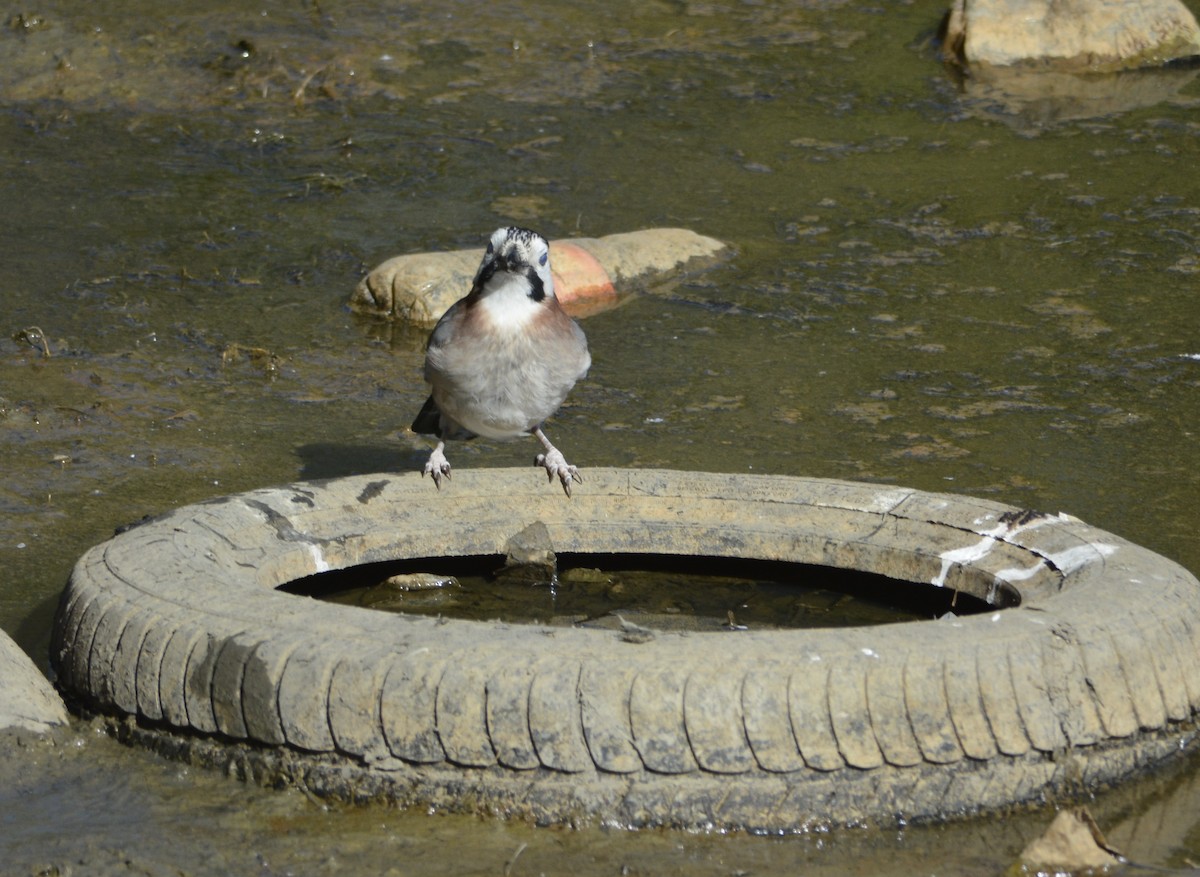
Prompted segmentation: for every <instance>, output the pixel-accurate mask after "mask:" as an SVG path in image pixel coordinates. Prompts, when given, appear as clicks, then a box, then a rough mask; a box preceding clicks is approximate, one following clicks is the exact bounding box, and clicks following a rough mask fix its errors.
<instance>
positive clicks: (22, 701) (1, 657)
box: [0, 631, 69, 734]
mask: <svg viewBox="0 0 1200 877" xmlns="http://www.w3.org/2000/svg"><path fill="white" fill-rule="evenodd" d="M68 720H69V719H68V716H67V708H66V706H64V705H63V702H62V698H60V697H59V696H58V692H56V691H55V690H54V687H53V686H52V685H51V684H50V682H49V680H47V679H46V677H45V676H43V675H42V673H41V671H40V670H38V668H37V667H36V666H35V665H34V663H33V661H31V660H30V659H29V656H28V655H27V654H25V652H23V651H22V650H21V647H20V646H18V645H17V644H16V643H15V642H13V641H12V639H10V638H9V637H8V636H6V635H5V634H4V633H3V631H0V730H4V729H8V728H17V729H21V730H25V731H33V732H35V733H39V734H42V733H45V732H47V731H49V730H50V729H51V728H53V727H55V726H57V725H65V724H67V722H68Z"/></svg>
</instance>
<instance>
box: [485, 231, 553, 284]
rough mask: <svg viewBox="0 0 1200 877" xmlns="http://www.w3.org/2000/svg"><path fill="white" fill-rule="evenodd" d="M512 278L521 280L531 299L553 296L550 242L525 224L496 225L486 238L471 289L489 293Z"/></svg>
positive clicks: (509, 282)
mask: <svg viewBox="0 0 1200 877" xmlns="http://www.w3.org/2000/svg"><path fill="white" fill-rule="evenodd" d="M514 281H516V282H517V283H520V284H522V288H523V289H524V292H525V294H526V295H527V296H529V298H530V299H532V300H533V301H534V302H541V301H543V300H544V299H547V298H553V297H554V278H553V277H552V276H551V274H550V245H549V244H548V243H547V242H546V239H545V238H544V237H542V236H541V235H540V234H538V233H537V232H536V231H530V230H529V229H527V228H516V227H515V226H510V227H508V228H498V229H496V230H495V231H494V232H492V237H491V240H489V241H488V245H487V250H486V251H485V252H484V254H483V261H482V262H480V263H479V270H478V271H477V272H476V273H475V282H474V284H473V285H472V288H471V293H472V294H473V295H476V296H483V295H488V294H489V293H491V292H494V291H499V290H500V289H503V288H507V287H509V285H510V284H512V283H513V282H514Z"/></svg>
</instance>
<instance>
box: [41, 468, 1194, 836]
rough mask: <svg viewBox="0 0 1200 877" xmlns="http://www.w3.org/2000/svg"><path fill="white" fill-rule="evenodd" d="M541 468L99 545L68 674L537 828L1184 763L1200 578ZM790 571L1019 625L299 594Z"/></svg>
mask: <svg viewBox="0 0 1200 877" xmlns="http://www.w3.org/2000/svg"><path fill="white" fill-rule="evenodd" d="M585 478H586V479H587V480H586V483H585V484H583V485H581V486H580V487H579V488H577V490H576V491H575V493H574V496H573V497H572V498H571V499H567V498H565V497H564V496H563V495H562V492H561V491H557V490H554V489H553V488H554V485H547V483H546V481H545V478H544V477H542V475H541V474H540V473H539V472H538V471H537V470H534V469H528V470H525V469H520V470H514V469H503V470H496V469H493V470H478V471H462V472H456V473H455V476H454V481H453V482H452V483H451V484H450V485H449V486H448V487H447V489H444V490H442V491H441V492H440V493H439V492H438V491H436V490H434V489H433V486H432V485H431V484H430V483H429V482H428V480H422V479H421V478H420V477H418V476H416V475H399V476H398V475H391V474H381V475H375V476H361V477H352V478H342V479H337V480H332V481H326V482H312V483H301V484H294V485H290V486H286V487H279V488H273V489H267V490H258V491H254V492H251V493H246V494H241V495H237V496H231V497H227V498H224V499H219V500H214V501H211V502H206V503H202V504H200V505H195V506H189V507H186V508H181V509H179V510H177V511H175V512H173V513H171V514H168V515H166V516H164V517H162V518H159V519H156V520H153V521H150V522H147V523H145V524H142V525H140V526H137V527H135V528H133V529H131V530H129V531H127V532H125V533H122V534H121V535H118V536H116V537H114V538H113V539H111V540H109V541H108V542H106V543H104V544H102V545H99V546H97V547H96V548H94V549H92V550H91V551H89V552H88V553H87V554H85V555H84V556H83V558H82V559H81V560H80V561H79V563H78V565H77V566H76V568H75V570H74V573H73V574H72V577H71V581H70V583H69V585H68V587H67V589H66V591H65V592H64V594H63V598H62V601H61V605H60V608H59V612H58V617H57V622H56V636H55V642H54V644H53V654H52V659H53V661H54V663H55V665H56V668H57V670H58V673H59V674H60V684H61V685H62V686H63V687H64V688H65V689H66V690H67V691H68V692H70V693H71V694H72V695H73V696H74V697H75V698H76V699H77V700H78V701H80V702H82V703H84V704H86V705H87V706H89V707H90V708H92V709H96V710H99V711H101V712H103V713H106V714H109V715H111V716H115V717H126V718H125V719H124V720H123V721H118V722H117V724H120V725H122V727H123V728H124V729H125V732H127V733H129V734H130V735H131V736H133V737H135V738H136V739H138V740H140V741H142V742H148V743H152V744H153V745H155V746H157V747H158V748H160V749H166V750H173V751H176V752H184V751H186V752H187V753H188V754H190V755H191V756H192V757H195V758H198V759H199V760H201V761H206V762H212V763H217V764H222V765H223V766H225V767H227V768H229V769H231V770H234V771H235V772H241V773H243V774H247V775H253V776H254V777H256V778H258V779H260V780H263V781H267V782H295V783H300V784H303V785H304V786H306V787H307V788H309V789H310V790H312V791H314V792H316V793H318V794H325V795H331V796H336V797H340V798H346V799H354V800H360V799H387V800H393V801H397V802H400V803H404V804H412V803H422V804H426V805H430V806H437V807H441V806H444V807H449V808H455V809H468V810H481V811H485V812H493V813H499V814H504V815H514V816H521V817H528V818H533V819H536V820H539V821H576V820H593V821H603V822H609V823H614V824H621V825H635V826H641V825H673V826H688V827H702V826H722V827H743V828H750V829H756V830H770V831H781V830H793V829H802V828H805V827H807V826H811V825H814V824H818V823H847V822H860V821H878V820H881V819H891V818H895V817H896V816H898V815H901V816H904V817H906V818H941V817H948V816H956V815H960V814H964V813H970V812H976V811H980V810H988V809H995V808H1001V807H1006V806H1009V805H1012V804H1014V803H1019V802H1025V801H1033V800H1041V799H1043V798H1045V797H1046V796H1049V795H1063V794H1069V793H1074V792H1080V791H1083V790H1086V789H1090V788H1094V787H1096V786H1098V785H1101V784H1105V783H1109V782H1113V781H1116V780H1119V779H1121V778H1122V777H1125V776H1128V775H1130V774H1132V773H1134V772H1136V771H1138V770H1140V769H1142V768H1144V767H1146V766H1148V765H1150V764H1153V763H1154V762H1156V761H1159V760H1162V759H1164V758H1167V757H1169V756H1170V755H1171V754H1172V753H1174V752H1177V751H1179V750H1180V749H1181V748H1183V746H1185V745H1186V744H1187V743H1188V742H1190V741H1191V739H1192V734H1193V726H1192V724H1191V723H1192V719H1193V716H1194V713H1195V711H1196V710H1197V709H1198V708H1200V672H1197V670H1198V666H1200V624H1198V621H1197V613H1198V612H1200V584H1198V583H1197V581H1196V579H1195V578H1194V577H1193V576H1192V575H1190V574H1189V573H1188V572H1187V571H1185V570H1184V569H1182V568H1181V567H1180V566H1178V565H1177V564H1175V563H1172V562H1171V561H1168V560H1166V559H1164V558H1163V557H1161V556H1159V555H1156V554H1154V553H1152V552H1150V551H1147V550H1146V549H1144V548H1141V547H1139V546H1137V545H1134V544H1131V543H1130V542H1128V541H1126V540H1124V539H1121V538H1120V537H1118V536H1114V535H1112V534H1111V533H1107V532H1104V531H1101V530H1098V529H1096V528H1094V527H1091V526H1089V525H1087V524H1085V523H1083V522H1081V521H1079V520H1077V519H1075V518H1072V517H1070V516H1067V515H1042V514H1037V513H1033V512H1024V511H1020V510H1016V509H1013V508H1010V507H1007V506H1003V505H1000V504H997V503H994V502H987V501H983V500H978V499H971V498H966V497H957V496H950V495H940V494H930V493H924V492H921V491H916V490H908V489H903V488H894V487H884V486H876V485H867V484H855V483H848V482H838V481H828V480H819V479H803V478H786V477H764V476H747V475H719V474H707V473H690V472H672V471H622V470H610V469H589V470H587V472H586V474H585ZM538 521H541V522H543V523H544V524H545V525H546V527H547V528H548V530H549V533H550V535H551V538H552V540H553V543H554V547H555V549H556V550H558V551H560V552H568V551H569V552H585V553H586V552H596V553H600V552H619V553H654V554H684V555H702V556H722V557H746V558H762V559H770V560H784V561H795V562H800V563H815V564H823V565H827V566H834V567H841V568H850V569H857V570H863V571H870V572H874V573H881V574H883V575H886V576H890V577H892V578H894V579H896V580H898V581H897V585H896V586H897V587H898V588H903V587H905V586H906V585H905V583H906V582H921V583H934V584H937V585H941V586H944V587H949V588H956V589H958V590H960V591H964V592H968V593H971V594H973V595H975V596H977V597H980V598H982V599H985V600H989V601H991V602H993V603H997V604H998V601H1000V600H1001V597H1002V596H1003V597H1004V599H1006V600H1007V601H1008V603H1007V605H1011V603H1012V602H1013V601H1014V600H1015V599H1017V598H1019V601H1020V605H1019V606H1016V607H1013V608H1008V609H1003V610H997V611H995V612H990V613H986V614H983V615H974V616H969V617H961V618H958V619H953V620H950V619H943V620H938V621H928V622H911V623H906V624H894V625H885V626H877V627H862V628H842V629H822V630H789V631H773V632H755V631H742V632H724V631H723V632H719V633H711V634H709V633H691V634H690V635H689V634H683V633H658V634H657V635H656V636H655V637H654V638H653V639H652V640H651V641H649V642H638V643H633V642H626V641H624V640H623V639H621V637H620V635H619V634H617V633H614V632H612V631H606V630H594V629H572V628H549V627H539V626H534V625H511V624H503V623H499V622H496V623H481V622H468V621H447V620H445V619H433V618H428V617H416V616H404V615H393V614H390V613H384V612H375V611H371V610H366V609H358V608H354V607H348V606H340V605H335V604H329V603H323V602H318V601H314V600H312V599H309V598H304V597H297V596H293V595H288V594H285V593H281V592H278V591H276V590H275V588H276V587H277V586H279V585H281V584H283V583H286V582H289V581H292V580H295V579H298V578H301V577H303V576H308V575H311V574H313V573H316V572H320V571H323V570H329V569H337V568H344V567H348V566H352V565H356V564H362V563H368V562H373V561H380V560H391V559H396V558H419V557H435V556H441V555H491V554H502V553H503V552H504V547H505V543H506V542H507V541H508V540H509V538H510V537H512V536H513V535H514V534H516V533H517V532H519V531H520V530H522V529H524V528H525V527H526V526H528V525H530V524H532V523H535V522H538Z"/></svg>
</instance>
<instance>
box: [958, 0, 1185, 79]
mask: <svg viewBox="0 0 1200 877" xmlns="http://www.w3.org/2000/svg"><path fill="white" fill-rule="evenodd" d="M943 47H944V49H943V51H944V53H945V56H946V57H947V59H948V60H952V61H956V62H958V63H961V64H963V65H964V66H970V65H976V64H990V65H994V66H1010V65H1014V64H1029V63H1038V64H1044V65H1045V66H1047V67H1049V68H1051V69H1055V70H1071V71H1077V72H1088V73H1102V72H1112V71H1117V70H1131V69H1135V68H1139V67H1154V66H1160V65H1162V64H1165V63H1166V62H1168V61H1174V60H1179V59H1183V58H1190V57H1193V56H1196V55H1200V28H1198V27H1197V25H1196V19H1195V17H1194V16H1193V15H1192V13H1191V12H1190V11H1189V10H1188V9H1187V7H1185V6H1184V5H1183V4H1182V3H1181V2H1180V0H954V3H953V5H952V6H951V8H950V12H949V13H948V16H947V19H946V23H945V38H944V42H943Z"/></svg>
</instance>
